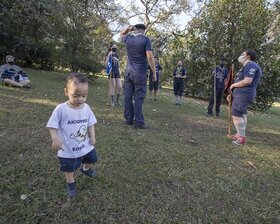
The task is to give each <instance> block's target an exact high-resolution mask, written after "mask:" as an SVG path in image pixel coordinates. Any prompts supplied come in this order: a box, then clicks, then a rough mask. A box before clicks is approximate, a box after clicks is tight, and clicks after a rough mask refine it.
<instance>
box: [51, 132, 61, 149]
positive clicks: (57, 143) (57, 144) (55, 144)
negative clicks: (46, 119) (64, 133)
mask: <svg viewBox="0 0 280 224" xmlns="http://www.w3.org/2000/svg"><path fill="white" fill-rule="evenodd" d="M49 130H50V134H51V139H52V149H53V150H60V149H62V142H61V140H60V138H59V135H58V131H57V129H55V128H49Z"/></svg>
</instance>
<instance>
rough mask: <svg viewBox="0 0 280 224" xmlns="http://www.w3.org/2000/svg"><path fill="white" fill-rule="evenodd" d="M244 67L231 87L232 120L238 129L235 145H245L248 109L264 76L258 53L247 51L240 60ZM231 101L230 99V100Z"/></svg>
mask: <svg viewBox="0 0 280 224" xmlns="http://www.w3.org/2000/svg"><path fill="white" fill-rule="evenodd" d="M238 61H239V63H241V64H242V65H243V67H242V68H241V69H240V71H239V72H238V73H237V75H236V78H235V80H234V83H233V84H232V85H231V86H230V89H231V90H232V91H233V92H232V97H233V100H232V120H233V123H234V126H235V128H236V131H237V133H236V135H234V136H231V137H232V139H233V140H234V141H232V143H233V144H236V145H244V144H245V138H246V137H245V132H246V127H247V116H246V114H247V108H248V106H249V104H250V103H251V102H252V101H253V99H254V98H255V97H256V95H257V86H258V83H259V81H260V78H261V76H262V70H261V68H260V66H259V65H258V64H257V63H256V62H255V61H256V52H255V51H254V50H252V49H249V50H245V51H244V52H243V53H242V54H241V55H240V56H239V58H238ZM228 100H229V98H228Z"/></svg>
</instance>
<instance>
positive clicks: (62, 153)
mask: <svg viewBox="0 0 280 224" xmlns="http://www.w3.org/2000/svg"><path fill="white" fill-rule="evenodd" d="M64 93H65V96H67V97H68V101H66V102H64V103H61V104H59V105H57V106H56V108H55V110H54V111H53V113H52V115H51V117H50V119H49V121H48V123H47V127H48V128H49V131H50V134H51V139H52V149H53V150H55V151H57V156H58V159H59V163H60V170H61V171H62V172H64V174H65V177H66V182H67V193H68V195H69V196H70V197H73V196H75V195H76V194H77V190H76V183H75V180H74V171H76V170H77V169H79V168H80V171H81V172H82V173H83V174H85V175H86V176H88V177H90V178H94V177H96V175H97V174H96V170H94V169H92V164H95V163H96V162H97V154H96V150H95V146H94V145H95V130H94V124H96V122H97V120H96V118H95V116H94V114H93V112H92V110H91V109H90V107H89V105H88V104H86V103H85V102H86V99H87V95H88V79H87V77H86V76H84V75H82V74H79V73H72V74H70V75H69V76H68V77H67V80H66V86H65V88H64Z"/></svg>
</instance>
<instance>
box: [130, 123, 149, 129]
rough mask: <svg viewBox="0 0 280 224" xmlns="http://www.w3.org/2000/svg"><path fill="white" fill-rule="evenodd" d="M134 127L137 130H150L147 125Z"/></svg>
mask: <svg viewBox="0 0 280 224" xmlns="http://www.w3.org/2000/svg"><path fill="white" fill-rule="evenodd" d="M134 127H135V128H136V129H148V128H149V126H148V125H146V124H142V125H134Z"/></svg>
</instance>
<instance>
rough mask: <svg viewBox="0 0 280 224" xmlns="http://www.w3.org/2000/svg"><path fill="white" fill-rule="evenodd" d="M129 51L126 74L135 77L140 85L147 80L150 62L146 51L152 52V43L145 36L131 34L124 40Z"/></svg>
mask: <svg viewBox="0 0 280 224" xmlns="http://www.w3.org/2000/svg"><path fill="white" fill-rule="evenodd" d="M122 41H123V42H124V43H125V45H126V50H127V66H126V73H132V74H133V75H135V80H136V82H138V83H145V82H146V80H147V67H148V60H147V55H146V51H152V46H151V41H150V39H149V38H148V37H146V36H145V35H143V34H136V35H133V34H129V35H125V36H124V37H123V38H122Z"/></svg>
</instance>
